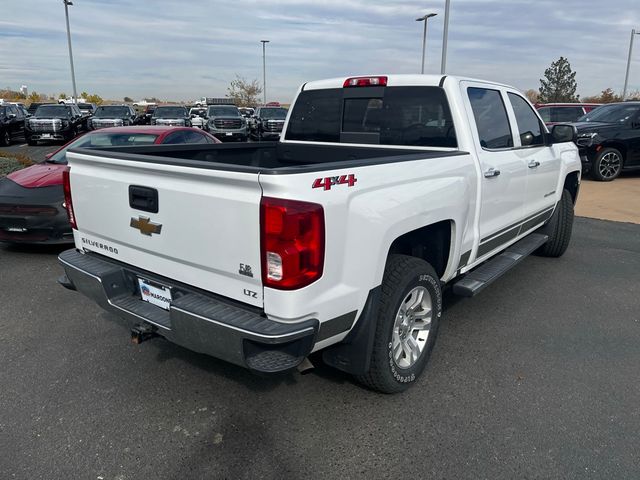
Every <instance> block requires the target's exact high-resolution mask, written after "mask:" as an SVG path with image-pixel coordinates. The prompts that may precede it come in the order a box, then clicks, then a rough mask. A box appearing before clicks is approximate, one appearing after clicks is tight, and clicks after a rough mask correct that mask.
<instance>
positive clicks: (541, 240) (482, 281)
mask: <svg viewBox="0 0 640 480" xmlns="http://www.w3.org/2000/svg"><path fill="white" fill-rule="evenodd" d="M547 240H548V237H547V236H546V235H542V234H540V233H532V234H530V235H527V236H526V237H524V238H523V239H522V240H520V241H519V242H516V243H514V244H513V245H511V246H510V247H509V248H507V249H506V250H505V251H504V252H502V253H501V254H500V255H497V256H496V257H494V258H492V259H491V260H489V261H488V262H487V263H484V264H483V265H481V266H480V267H478V268H477V269H475V270H473V271H472V272H470V273H469V274H467V275H465V276H464V277H463V278H462V279H461V280H459V281H457V282H456V283H454V285H453V293H454V294H456V295H460V296H462V297H473V296H474V295H476V294H478V293H479V292H481V291H482V290H483V289H484V288H485V287H486V286H487V285H490V284H491V283H493V282H494V281H495V280H497V279H498V278H500V277H501V276H502V275H504V274H505V273H507V272H508V271H509V270H511V269H512V268H513V267H515V266H516V265H517V264H518V263H520V262H521V261H522V260H524V259H525V258H526V257H527V256H529V255H530V254H532V253H533V252H535V251H536V250H537V249H538V248H540V247H541V246H542V245H544V244H545V243H546V241H547Z"/></svg>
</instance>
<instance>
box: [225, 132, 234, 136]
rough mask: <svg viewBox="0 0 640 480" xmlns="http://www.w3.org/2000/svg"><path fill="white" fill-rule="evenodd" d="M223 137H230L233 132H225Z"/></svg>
mask: <svg viewBox="0 0 640 480" xmlns="http://www.w3.org/2000/svg"><path fill="white" fill-rule="evenodd" d="M225 135H226V136H227V137H230V136H231V135H233V132H227V133H225Z"/></svg>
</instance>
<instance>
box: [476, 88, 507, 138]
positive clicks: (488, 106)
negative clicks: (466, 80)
mask: <svg viewBox="0 0 640 480" xmlns="http://www.w3.org/2000/svg"><path fill="white" fill-rule="evenodd" d="M467 95H469V102H470V103H471V109H472V110H473V116H474V118H475V120H476V127H477V129H478V137H479V139H480V146H481V147H482V148H488V149H499V148H512V147H513V136H512V134H511V126H510V125H509V117H508V116H507V110H506V109H505V106H504V103H503V102H502V95H500V91H499V90H492V89H489V88H477V87H469V88H468V89H467Z"/></svg>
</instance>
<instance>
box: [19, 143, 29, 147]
mask: <svg viewBox="0 0 640 480" xmlns="http://www.w3.org/2000/svg"><path fill="white" fill-rule="evenodd" d="M27 145H28V143H23V144H22V145H18V147H19V148H21V147H26V146H27Z"/></svg>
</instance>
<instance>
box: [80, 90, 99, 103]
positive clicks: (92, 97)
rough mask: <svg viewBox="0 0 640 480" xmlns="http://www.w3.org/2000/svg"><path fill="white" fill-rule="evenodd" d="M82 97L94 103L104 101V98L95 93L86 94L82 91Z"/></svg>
mask: <svg viewBox="0 0 640 480" xmlns="http://www.w3.org/2000/svg"><path fill="white" fill-rule="evenodd" d="M82 98H84V99H85V100H86V101H87V102H89V103H95V104H96V105H102V102H104V100H102V97H101V96H100V95H97V94H95V93H94V94H93V95H87V94H86V93H84V92H83V94H82Z"/></svg>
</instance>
